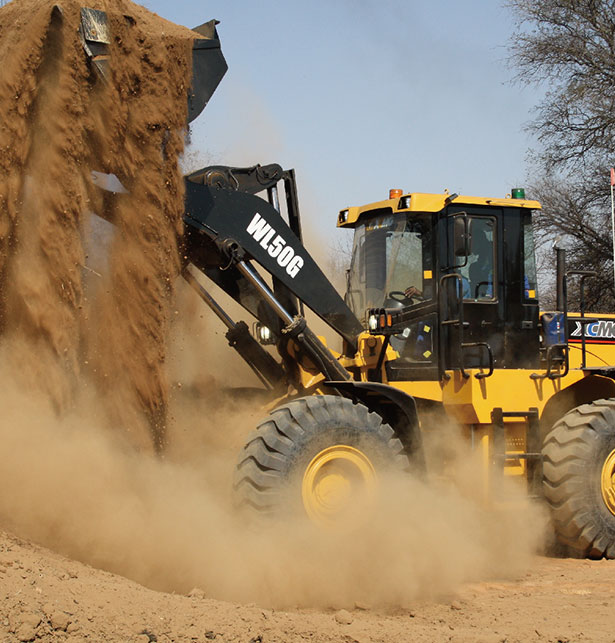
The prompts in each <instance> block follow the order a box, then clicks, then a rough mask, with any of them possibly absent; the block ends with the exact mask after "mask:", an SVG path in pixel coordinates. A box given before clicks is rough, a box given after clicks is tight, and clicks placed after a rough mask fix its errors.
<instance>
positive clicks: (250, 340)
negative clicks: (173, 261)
mask: <svg viewBox="0 0 615 643" xmlns="http://www.w3.org/2000/svg"><path fill="white" fill-rule="evenodd" d="M183 277H184V279H185V280H186V281H187V282H188V284H189V285H190V287H191V288H192V289H193V290H194V291H195V292H196V294H197V295H198V296H199V297H200V298H201V299H202V300H203V301H204V302H205V303H206V304H207V305H208V306H209V308H211V310H212V311H213V312H214V313H215V314H216V316H217V317H218V319H220V320H221V321H222V323H223V324H224V325H225V326H226V327H227V328H228V331H227V333H226V338H227V340H228V343H229V345H230V346H232V347H233V348H234V349H235V350H236V351H237V352H238V353H239V355H241V357H242V358H243V359H244V360H245V361H246V363H247V364H248V366H250V368H251V369H252V370H253V371H254V373H255V374H256V376H257V377H258V379H259V380H260V381H261V382H262V383H263V384H264V385H265V386H266V387H267V388H269V389H272V388H276V387H277V386H279V385H281V384H282V383H283V382H284V379H285V374H284V369H283V368H282V366H280V364H278V362H276V361H275V359H274V358H273V357H272V356H271V355H270V354H269V353H268V352H267V351H266V350H265V349H264V348H263V347H262V346H261V345H260V344H259V343H258V342H257V341H256V340H255V339H254V337H252V335H251V334H250V329H249V328H248V325H247V324H246V323H245V322H243V321H239V322H237V323H235V322H234V321H233V320H232V319H231V317H229V316H228V315H227V314H226V312H225V311H224V309H223V308H222V307H221V306H220V305H219V304H218V302H217V301H216V300H215V299H214V298H213V297H212V296H211V295H210V294H209V293H208V292H207V290H206V289H205V288H203V286H201V284H200V283H199V282H198V281H197V280H196V278H195V277H194V275H193V274H192V273H191V272H190V271H189V270H188V268H186V270H184V272H183Z"/></svg>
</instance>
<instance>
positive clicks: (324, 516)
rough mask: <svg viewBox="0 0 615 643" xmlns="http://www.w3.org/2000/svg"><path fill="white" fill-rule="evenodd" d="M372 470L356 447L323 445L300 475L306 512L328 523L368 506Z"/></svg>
mask: <svg viewBox="0 0 615 643" xmlns="http://www.w3.org/2000/svg"><path fill="white" fill-rule="evenodd" d="M376 484H377V480H376V471H375V470H374V467H373V465H372V463H371V461H370V459H369V458H368V457H367V456H366V455H365V454H364V453H363V452H362V451H360V450H359V449H355V448H354V447H350V446H347V445H343V444H338V445H335V446H332V447H328V448H327V449H324V450H323V451H321V452H320V453H318V454H317V455H316V456H315V457H314V458H313V459H312V461H311V462H310V464H309V465H308V466H307V468H306V470H305V474H304V475H303V482H302V485H301V495H302V498H303V506H304V508H305V510H306V512H307V514H308V516H309V517H310V518H311V519H312V520H313V521H315V522H317V523H319V524H323V525H328V526H332V525H335V524H336V523H337V524H339V523H341V522H345V519H346V518H349V517H351V516H352V515H353V509H356V510H357V511H358V512H360V511H361V510H362V509H365V508H366V507H368V506H369V504H370V503H371V501H372V500H373V497H374V494H375V491H376Z"/></svg>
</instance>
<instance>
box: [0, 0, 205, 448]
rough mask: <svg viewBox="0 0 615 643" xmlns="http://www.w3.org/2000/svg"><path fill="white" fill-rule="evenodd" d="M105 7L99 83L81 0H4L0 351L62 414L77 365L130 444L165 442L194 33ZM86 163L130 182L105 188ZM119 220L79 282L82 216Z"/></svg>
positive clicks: (123, 5)
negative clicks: (90, 274) (106, 64)
mask: <svg viewBox="0 0 615 643" xmlns="http://www.w3.org/2000/svg"><path fill="white" fill-rule="evenodd" d="M89 6H91V7H92V8H97V9H102V10H105V11H106V12H107V15H108V18H109V24H110V29H111V34H112V42H111V45H110V54H111V56H110V73H109V79H108V82H102V80H101V78H100V76H99V75H98V74H97V73H96V72H95V70H94V69H93V68H92V66H91V65H89V64H88V62H87V60H86V56H85V55H84V51H83V47H82V44H81V41H80V39H79V24H80V8H81V5H80V3H77V2H74V1H73V0H70V1H65V2H62V3H61V6H60V5H58V6H56V5H55V4H54V3H52V2H44V1H42V0H13V2H11V3H10V4H8V5H6V6H5V7H3V8H2V9H0V56H1V57H2V61H3V70H2V75H1V76H0V114H2V120H3V127H2V129H1V130H0V150H2V154H1V155H0V157H1V158H0V271H1V272H0V288H1V291H0V293H1V297H0V299H1V304H0V306H1V309H0V313H1V315H0V325H1V328H2V331H3V337H2V346H3V349H4V359H5V360H10V361H11V363H12V364H13V367H14V371H15V373H16V375H19V376H21V377H22V378H23V382H24V385H26V383H27V385H29V386H32V385H33V386H34V387H35V388H37V389H38V390H40V391H43V392H44V393H45V394H46V395H48V396H49V397H50V398H51V399H52V400H53V402H54V404H55V405H56V408H57V409H58V411H59V412H65V411H66V410H67V409H68V408H70V407H71V405H72V404H74V400H75V395H76V391H78V389H79V387H80V386H81V380H80V378H81V377H82V375H87V377H88V378H89V379H90V380H91V381H92V382H93V383H94V384H95V385H96V386H97V388H98V389H99V391H100V393H101V395H102V396H104V399H105V400H106V404H105V411H106V413H107V414H108V417H109V422H110V423H111V424H113V425H114V426H121V427H123V428H124V429H125V430H126V431H127V432H129V434H130V437H131V438H132V440H133V442H134V443H135V444H137V445H138V446H140V447H145V446H147V445H151V443H152V432H153V438H154V443H155V444H156V445H160V444H161V443H162V442H163V440H164V433H163V432H164V426H165V421H166V409H167V399H168V383H167V381H166V376H165V371H164V362H165V356H166V338H167V335H168V332H167V331H168V324H169V315H170V313H169V306H170V301H171V296H172V292H173V283H174V278H175V276H176V275H177V273H178V268H179V256H178V247H177V240H178V236H179V235H180V234H181V232H182V212H183V198H182V197H183V192H182V190H183V181H182V178H181V175H180V172H179V170H178V157H179V155H180V153H181V152H182V149H183V137H184V130H185V127H186V110H187V106H186V101H187V91H188V88H189V86H190V79H191V46H192V41H193V39H194V37H195V34H194V33H192V32H190V31H189V30H187V29H184V28H183V27H179V26H177V25H173V24H172V23H169V22H168V21H166V20H163V19H161V18H159V17H157V16H155V15H154V14H151V13H149V12H148V11H147V10H145V9H144V8H143V7H139V6H138V5H135V4H133V3H132V2H129V1H125V0H106V1H99V2H94V3H89ZM92 170H97V171H99V172H102V173H106V174H114V175H116V176H117V177H119V178H120V181H121V182H122V184H123V185H124V187H125V188H126V190H127V191H126V192H125V193H120V194H111V193H109V192H103V191H101V190H99V189H98V188H97V187H96V186H95V185H94V183H93V179H92ZM91 213H95V214H98V215H101V216H103V217H105V218H106V219H108V220H111V221H113V223H114V224H115V225H116V228H115V233H114V234H113V239H112V242H111V244H110V246H109V250H108V270H107V272H106V274H105V275H104V276H102V277H101V279H102V283H98V284H95V287H92V288H89V289H88V288H87V287H86V283H85V275H84V273H85V271H84V268H85V267H86V266H87V259H88V258H87V257H86V256H85V252H84V241H85V240H84V235H85V231H86V230H87V226H86V223H87V221H86V219H87V218H88V217H89V216H91Z"/></svg>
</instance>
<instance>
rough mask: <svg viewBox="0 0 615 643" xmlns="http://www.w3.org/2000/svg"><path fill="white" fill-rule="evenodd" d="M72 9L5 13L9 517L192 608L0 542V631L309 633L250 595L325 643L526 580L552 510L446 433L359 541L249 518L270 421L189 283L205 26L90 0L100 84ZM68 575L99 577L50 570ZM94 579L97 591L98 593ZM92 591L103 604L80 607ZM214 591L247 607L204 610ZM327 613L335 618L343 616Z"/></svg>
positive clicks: (257, 637) (47, 5) (116, 0)
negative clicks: (189, 209)
mask: <svg viewBox="0 0 615 643" xmlns="http://www.w3.org/2000/svg"><path fill="white" fill-rule="evenodd" d="M60 4H61V9H57V8H54V7H55V5H54V4H53V3H51V2H48V1H43V0H13V2H11V3H9V4H8V5H6V6H5V7H3V8H2V9H0V59H1V60H2V61H3V68H2V72H1V73H0V116H1V118H2V121H1V122H0V404H1V405H2V409H3V411H2V414H3V418H2V422H0V444H1V445H2V450H1V452H0V489H3V491H2V493H0V527H1V528H2V529H3V530H6V531H9V532H12V533H13V534H16V536H18V537H19V538H25V539H30V540H33V541H35V542H37V543H39V544H40V545H42V546H45V547H49V548H51V549H53V550H54V551H55V552H58V554H61V555H64V556H67V557H70V558H72V559H75V560H77V561H80V563H84V564H87V565H92V566H94V567H96V568H100V569H103V570H107V571H108V572H114V573H116V574H121V575H122V576H124V577H127V578H129V579H132V580H133V581H137V582H138V583H140V584H142V585H144V586H146V587H148V588H150V589H151V590H156V591H158V592H176V593H180V594H186V593H189V592H190V591H191V590H192V589H193V588H197V589H196V590H195V591H194V592H192V595H193V598H192V599H182V597H169V596H167V595H165V594H154V593H148V592H149V590H145V589H144V588H139V587H137V586H136V585H130V584H129V583H128V581H122V580H121V579H114V578H113V577H111V576H110V575H109V574H104V573H102V572H96V571H95V570H91V569H89V568H87V567H84V566H82V565H81V564H78V563H74V564H72V566H71V565H68V566H67V565H66V564H65V562H64V559H62V558H61V557H60V556H59V555H57V556H54V555H50V554H49V555H48V554H47V553H46V552H45V551H44V550H42V549H38V548H37V547H34V546H32V545H29V544H28V543H27V542H24V541H21V540H19V539H18V538H17V537H16V536H15V537H14V536H8V535H2V536H1V537H0V552H1V553H2V555H1V556H0V583H2V587H3V589H4V588H6V592H4V593H3V592H0V635H1V636H3V637H5V638H6V640H9V641H12V640H24V641H26V640H32V639H33V638H34V637H38V638H39V639H42V640H56V639H58V640H59V638H61V637H63V636H64V633H65V632H66V633H67V635H69V636H73V639H74V640H82V639H83V638H85V637H86V636H88V637H90V638H94V639H97V640H129V639H132V638H135V640H136V638H137V637H139V636H141V640H143V641H145V640H149V641H151V640H156V637H154V638H152V636H151V632H154V631H158V632H159V636H160V638H159V639H158V640H166V639H168V640H190V639H195V638H196V639H199V640H200V639H202V638H203V637H205V638H207V639H212V638H217V637H218V634H217V633H216V631H214V630H211V631H210V630H206V629H205V628H204V624H203V623H202V621H201V620H199V621H198V623H199V627H200V628H201V629H202V630H203V631H202V632H201V631H200V630H199V632H198V633H197V632H196V630H192V631H186V632H184V631H183V630H181V631H180V630H177V629H175V630H173V627H171V626H169V627H167V626H166V625H165V627H166V629H164V630H163V629H161V628H162V624H161V622H159V620H154V622H152V621H151V619H150V621H149V622H145V621H143V622H141V621H142V619H140V618H136V617H135V618H133V616H131V617H130V618H131V619H132V620H130V624H128V625H126V624H124V625H120V626H119V628H118V629H113V628H111V629H110V628H109V627H107V626H106V625H100V627H99V626H98V625H97V626H96V627H94V626H93V625H88V623H90V624H91V623H94V622H95V621H97V619H98V616H100V615H104V614H107V615H108V616H109V618H114V615H115V616H117V615H118V614H119V613H120V612H121V611H122V610H125V609H127V608H126V606H125V604H124V603H125V602H126V601H135V605H141V606H143V605H146V604H147V608H145V607H142V608H139V609H143V611H148V612H150V613H151V612H152V609H151V607H150V605H156V604H157V603H158V602H163V603H165V604H169V605H170V604H171V603H172V602H173V601H175V604H176V605H177V609H178V610H185V611H186V612H187V613H190V612H191V611H192V610H193V609H194V608H195V607H197V608H201V609H209V610H210V611H211V612H212V614H215V613H217V611H220V610H222V611H224V614H225V616H224V618H225V619H229V618H230V619H231V620H233V618H235V617H232V616H229V614H230V613H233V614H234V613H235V611H241V612H242V613H245V614H246V616H245V617H243V616H241V617H240V618H242V619H243V620H245V622H247V623H249V627H247V628H246V629H245V631H244V629H241V628H237V626H236V625H234V626H226V625H225V627H226V628H227V634H228V635H225V634H220V639H221V640H237V638H238V637H239V638H241V636H243V635H244V634H246V636H247V634H248V633H249V635H250V636H252V635H254V636H252V640H254V641H262V640H294V639H296V638H297V636H295V634H296V632H295V628H299V629H301V628H303V629H304V630H305V631H306V632H308V633H309V631H310V628H309V627H308V626H307V625H306V624H305V622H304V621H305V619H304V617H303V616H301V615H299V616H297V618H296V619H292V618H291V620H290V621H289V622H290V625H288V628H287V629H285V630H284V631H282V630H280V632H281V633H280V634H279V636H278V635H267V636H269V638H267V636H265V635H264V634H262V633H259V628H260V629H263V628H261V626H260V625H257V624H256V621H255V620H254V618H257V619H259V618H260V616H258V617H254V614H255V613H256V612H254V610H253V608H242V607H241V605H242V604H245V603H257V604H258V605H259V606H262V607H263V608H268V610H270V609H271V608H273V609H279V608H284V609H295V608H306V609H307V608H309V609H316V608H318V609H320V610H324V611H323V612H320V613H317V614H318V618H319V619H320V618H321V616H322V619H325V620H322V619H321V620H322V624H320V625H318V627H317V628H316V630H314V632H316V638H315V639H314V640H330V639H329V638H328V635H327V631H329V634H330V635H331V637H330V638H331V640H345V641H350V640H391V638H390V637H387V636H386V635H382V634H378V632H377V631H376V630H377V629H378V628H377V627H376V626H373V627H372V626H370V627H371V629H370V627H367V629H366V630H365V632H366V633H365V632H364V633H361V632H355V633H354V634H352V633H351V632H350V630H348V631H346V630H343V631H342V630H340V629H339V628H340V627H344V628H345V627H346V626H348V625H349V624H350V623H352V621H353V620H356V621H357V622H358V623H361V622H362V621H363V620H364V618H363V616H356V615H355V616H353V615H351V614H350V610H355V611H356V609H360V610H362V611H365V612H368V611H370V610H372V609H374V610H381V611H382V610H406V612H407V613H405V615H404V617H403V618H404V619H407V618H410V616H408V614H409V613H410V611H411V610H412V609H413V607H412V606H413V605H415V604H417V602H418V601H425V600H436V601H450V600H451V599H450V597H451V596H454V595H456V593H459V592H462V589H460V588H462V587H468V585H467V583H479V582H480V581H484V580H485V579H490V580H492V581H494V582H495V581H496V580H497V581H498V582H499V581H502V579H515V578H520V577H522V575H523V574H524V573H525V570H526V569H527V567H528V566H530V565H531V564H532V561H533V558H532V557H533V553H534V551H535V550H536V549H537V547H538V546H539V543H540V541H541V537H542V532H543V526H544V518H543V515H542V512H541V511H540V510H539V509H538V508H536V507H534V506H532V505H531V504H529V502H528V501H527V500H526V499H525V497H524V495H523V492H522V491H520V490H517V489H515V488H514V487H511V488H506V489H505V490H504V492H505V493H506V495H507V498H506V500H507V502H505V503H502V505H498V506H497V507H486V506H485V505H484V503H483V502H482V500H483V498H482V489H483V483H484V481H483V479H482V477H481V475H480V466H479V465H478V464H477V463H474V461H473V459H472V455H471V454H469V453H467V452H466V451H465V450H464V449H463V448H461V447H459V448H457V446H455V445H456V443H455V442H454V441H452V440H451V441H449V443H448V446H449V451H451V453H452V456H454V457H453V460H454V461H455V462H456V463H457V464H456V465H455V466H454V467H453V469H451V470H452V471H453V470H454V472H455V475H452V476H449V477H448V479H447V480H432V483H431V484H430V485H427V484H425V483H424V482H423V481H421V480H418V479H413V478H407V477H404V478H403V479H400V478H398V477H392V478H391V479H389V480H384V481H383V485H382V489H381V494H382V498H381V502H380V504H379V508H378V510H377V512H376V514H375V515H373V516H372V517H371V519H370V520H369V522H367V523H364V524H363V525H362V527H361V530H360V531H358V532H353V533H352V534H351V535H349V533H348V532H345V533H344V532H340V533H333V534H331V533H327V534H325V533H323V532H321V531H317V530H315V529H313V528H311V527H309V526H308V525H306V524H305V523H304V522H303V521H301V520H298V521H289V522H286V523H285V524H283V525H276V526H275V528H274V529H271V530H265V531H262V530H251V529H248V528H246V525H245V523H243V522H242V521H241V520H240V519H239V518H238V516H236V515H235V513H234V512H233V510H232V503H231V500H230V489H231V477H232V470H233V464H234V461H235V457H236V453H237V451H238V448H239V447H240V446H241V445H242V443H243V441H244V439H245V435H246V433H247V431H248V430H249V429H250V428H251V427H252V426H254V423H255V420H256V419H257V416H258V415H260V412H258V413H255V411H254V408H253V404H252V403H251V402H250V401H249V400H242V399H238V397H237V396H233V395H230V394H227V393H224V392H223V390H222V388H221V387H222V386H224V385H225V384H226V383H227V382H229V381H230V382H232V383H233V384H235V385H237V384H242V383H243V382H240V381H239V377H240V375H239V367H238V365H237V363H236V362H233V361H232V358H231V359H227V358H226V357H225V351H227V350H228V349H227V348H226V346H224V343H225V340H224V339H223V338H222V337H221V334H220V333H219V332H218V334H216V332H217V331H214V330H212V329H213V328H215V322H214V321H213V320H212V319H210V318H209V317H208V316H207V315H206V314H205V315H204V314H203V311H202V310H200V309H198V308H196V307H195V303H194V298H192V299H190V297H189V296H188V293H190V291H189V290H186V289H185V288H184V289H183V290H181V289H179V293H177V292H176V281H177V276H178V273H179V268H180V256H179V251H178V240H179V238H180V236H181V232H182V209H183V192H182V190H183V182H182V179H181V175H180V172H179V169H178V158H179V156H180V154H181V152H182V149H183V141H184V129H185V122H186V93H187V88H188V87H189V85H190V69H191V58H190V56H191V39H192V38H193V37H194V34H192V33H191V32H190V31H188V30H186V29H184V28H181V27H177V26H175V25H172V24H170V23H168V22H166V21H163V20H162V19H160V18H158V17H157V16H155V15H153V14H150V13H149V12H147V11H146V10H145V9H143V8H142V7H139V6H137V5H134V4H133V3H131V2H129V1H128V0H106V1H105V0H99V1H94V2H89V3H88V6H90V7H92V8H95V9H103V10H105V11H106V12H107V14H108V16H109V21H110V27H111V33H112V36H113V37H112V44H111V46H110V54H111V57H110V61H111V62H110V67H109V77H108V80H107V81H106V82H102V81H101V80H100V78H99V77H98V75H97V73H96V71H95V70H94V69H93V68H92V67H91V66H90V65H88V63H87V60H86V58H85V56H84V53H83V49H82V45H81V43H80V41H79V38H78V24H79V10H80V5H79V4H77V3H76V2H75V1H74V0H65V1H63V2H61V3H60ZM92 171H97V172H101V173H104V174H113V175H115V176H116V177H118V178H119V180H120V181H121V184H122V186H123V190H122V191H120V192H117V193H111V192H108V191H102V190H100V189H99V187H97V185H96V180H95V179H94V178H93V174H92ZM98 217H101V219H99V218H98ZM103 219H104V220H106V221H103ZM107 221H110V222H112V223H113V225H111V224H109V223H107ZM203 316H204V319H201V317H203ZM247 377H249V374H248V376H247ZM246 383H247V384H251V383H252V382H249V380H248V381H247V382H246ZM163 444H165V445H166V449H165V455H164V457H163V458H162V457H158V456H155V455H154V452H155V451H157V450H160V447H161V446H162V445H163ZM453 446H454V447H455V448H452V447H453ZM451 480H452V482H451ZM25 559H27V560H28V561H29V562H26V563H25V565H24V564H23V563H22V562H20V561H22V560H25ZM43 559H45V562H41V561H43ZM35 568H36V569H38V572H34V571H33V570H34V569H35ZM64 568H66V569H67V571H63V569H64ZM73 569H74V570H78V571H74V572H73V571H72V570H73ZM84 570H85V571H84ZM17 571H18V572H19V573H17V574H15V573H14V572H17ZM22 571H23V572H24V573H21V572H22ZM73 573H74V574H75V576H72V574H73ZM31 574H34V575H36V574H38V577H37V578H38V579H39V580H36V579H34V580H33V579H32V578H30V575H31ZM66 574H68V576H67V578H69V579H71V580H74V579H76V578H77V576H80V577H81V576H84V577H85V578H86V579H87V581H86V582H87V583H89V589H88V588H87V587H86V586H84V585H80V584H78V583H68V584H66V585H62V583H56V580H59V581H64V580H65V579H64V575H66ZM98 574H101V576H100V578H99V577H98ZM5 579H7V582H6V584H5ZM122 582H123V583H124V585H122ZM508 582H512V581H510V580H509V581H508ZM464 584H466V585H464ZM22 585H23V586H24V587H22ZM69 585H70V586H69ZM92 585H95V586H97V587H103V586H104V588H103V589H101V590H100V593H97V594H96V598H93V594H91V591H92V590H91V586H92ZM33 588H34V589H33ZM38 590H40V592H38ZM32 592H35V593H34V594H32ZM82 592H83V593H84V595H85V596H86V597H90V598H92V601H93V602H92V604H91V605H90V603H88V607H87V610H89V611H93V612H96V614H97V615H98V616H94V615H93V614H89V615H88V614H86V613H85V612H83V613H82V612H79V614H78V615H77V614H76V613H77V612H78V611H79V610H80V608H75V607H74V605H79V599H80V597H81V593H82ZM77 596H79V598H77ZM203 596H206V597H207V598H208V599H216V600H217V601H220V600H222V601H235V602H237V605H235V606H231V607H229V606H228V605H227V604H225V603H219V602H216V603H214V602H213V600H209V601H208V602H207V601H204V602H202V603H197V602H195V599H198V600H199V601H200V600H202V597H203ZM90 598H86V602H87V601H89V600H90ZM43 599H45V600H43ZM71 601H72V603H71ZM67 602H68V603H71V604H70V605H67ZM103 602H104V604H103ZM331 609H335V610H342V611H341V612H337V613H336V616H335V619H336V620H334V619H333V617H332V616H331V615H330V614H329V613H328V612H327V610H331ZM455 609H457V608H455ZM154 611H155V612H156V616H155V617H151V618H154V619H160V621H164V620H165V619H167V620H168V621H169V622H170V621H171V620H172V619H173V618H177V620H178V623H179V622H180V621H181V623H179V625H178V627H180V626H181V628H188V630H190V627H192V626H193V625H194V623H192V625H191V624H189V623H188V621H189V620H190V619H189V618H188V617H187V616H186V618H185V619H183V617H179V616H177V615H176V616H175V617H173V616H170V615H169V612H168V611H164V610H160V613H159V611H158V610H157V609H154ZM253 612H254V613H253ZM259 613H262V614H273V612H271V611H260V610H259ZM379 613H382V612H379ZM353 614H354V612H353ZM325 617H326V618H325ZM264 618H265V619H269V616H265V617H264ZM348 619H350V621H349V620H348ZM146 620H147V619H146ZM35 621H36V623H35ZM213 621H214V622H215V627H216V628H217V627H221V626H222V625H221V621H220V619H218V620H217V621H216V618H213ZM329 621H331V622H329ZM77 623H79V624H78V625H76V624H77ZM71 624H73V626H74V627H72V629H71V627H70V626H71ZM372 625H373V624H372ZM212 627H214V625H213V624H212ZM285 627H286V626H285ZM395 627H397V628H398V630H399V631H397V630H395V633H394V631H393V629H394V628H393V629H391V630H390V633H391V637H392V636H396V637H401V638H399V639H398V640H403V634H402V633H403V632H404V631H405V630H404V627H405V626H403V624H401V623H397V624H396V625H395ZM139 628H141V629H139ZM327 628H329V630H327ZM425 631H426V632H427V631H428V630H425ZM60 632H61V633H62V634H61V633H60ZM148 632H149V634H148ZM434 632H436V630H433V631H432V633H434ZM438 632H439V630H438ZM192 634H196V636H193V635H192ZM211 635H213V636H211ZM58 637H59V638H58ZM163 637H166V639H165V638H163ZM348 637H350V638H348ZM353 637H354V638H353ZM244 639H245V640H249V639H248V638H245V637H244ZM244 639H242V640H244Z"/></svg>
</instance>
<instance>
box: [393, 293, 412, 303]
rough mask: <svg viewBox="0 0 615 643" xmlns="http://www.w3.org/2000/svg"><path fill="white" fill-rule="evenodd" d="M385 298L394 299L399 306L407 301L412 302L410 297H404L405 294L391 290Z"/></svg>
mask: <svg viewBox="0 0 615 643" xmlns="http://www.w3.org/2000/svg"><path fill="white" fill-rule="evenodd" d="M387 298H388V299H394V300H395V301H398V302H399V303H400V304H405V303H407V302H409V301H412V297H406V293H405V292H404V291H403V290H391V292H390V293H389V294H388V295H387Z"/></svg>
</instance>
